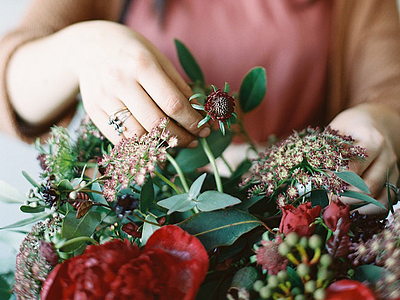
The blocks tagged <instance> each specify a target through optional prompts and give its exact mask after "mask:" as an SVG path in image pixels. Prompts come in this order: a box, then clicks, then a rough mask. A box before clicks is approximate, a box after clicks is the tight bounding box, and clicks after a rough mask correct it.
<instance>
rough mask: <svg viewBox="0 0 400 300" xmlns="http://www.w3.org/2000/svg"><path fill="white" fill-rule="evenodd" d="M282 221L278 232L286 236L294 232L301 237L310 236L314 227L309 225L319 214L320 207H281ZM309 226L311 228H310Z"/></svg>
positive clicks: (308, 203) (301, 205)
mask: <svg viewBox="0 0 400 300" xmlns="http://www.w3.org/2000/svg"><path fill="white" fill-rule="evenodd" d="M281 209H282V219H281V223H280V225H279V231H280V232H283V233H284V234H285V236H286V235H288V234H289V233H290V232H296V233H297V234H298V235H301V236H311V235H312V234H313V233H314V230H315V226H314V225H311V224H312V223H313V222H314V221H315V218H316V217H318V216H319V214H320V213H321V206H319V205H317V206H315V207H311V203H310V202H307V203H302V204H300V205H299V206H298V207H297V208H296V207H294V206H293V205H291V204H288V205H284V206H282V208H281ZM310 225H311V226H310Z"/></svg>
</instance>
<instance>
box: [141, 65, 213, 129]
mask: <svg viewBox="0 0 400 300" xmlns="http://www.w3.org/2000/svg"><path fill="white" fill-rule="evenodd" d="M138 82H139V84H140V85H141V86H142V87H143V88H144V89H145V90H146V92H147V93H148V94H149V95H150V97H151V98H152V99H153V100H154V101H155V102H156V103H157V105H158V106H159V107H160V109H161V110H162V111H163V112H164V113H165V114H166V115H167V116H169V117H171V118H172V119H173V120H175V121H176V122H177V123H178V124H180V125H181V126H182V127H183V128H184V129H186V130H187V131H188V132H190V133H191V134H193V135H198V136H201V137H205V136H207V135H208V134H209V133H210V130H209V128H205V127H201V128H198V127H197V124H198V123H199V122H200V121H201V120H202V119H203V117H202V115H201V114H200V113H198V112H197V111H196V110H194V109H193V108H192V106H191V105H190V103H189V101H188V100H187V98H186V97H185V96H184V95H183V94H182V92H181V91H180V90H179V89H178V88H177V86H176V85H175V84H174V83H173V81H172V80H171V79H170V78H169V77H168V76H167V74H166V73H165V72H164V71H163V70H162V68H161V66H160V65H159V64H156V63H154V64H150V65H149V66H148V67H147V68H146V69H145V70H144V71H142V72H141V73H140V75H139V77H138Z"/></svg>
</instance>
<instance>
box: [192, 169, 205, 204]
mask: <svg viewBox="0 0 400 300" xmlns="http://www.w3.org/2000/svg"><path fill="white" fill-rule="evenodd" d="M206 176H207V173H204V174H203V175H201V176H199V177H198V178H197V179H196V180H195V181H194V182H193V184H192V185H191V186H190V190H189V198H190V199H196V198H197V197H198V196H199V194H200V190H201V187H202V186H203V183H204V180H205V179H206Z"/></svg>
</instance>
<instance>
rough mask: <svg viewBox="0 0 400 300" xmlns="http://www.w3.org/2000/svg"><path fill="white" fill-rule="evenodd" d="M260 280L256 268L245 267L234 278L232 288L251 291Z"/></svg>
mask: <svg viewBox="0 0 400 300" xmlns="http://www.w3.org/2000/svg"><path fill="white" fill-rule="evenodd" d="M257 279H258V272H257V270H256V268H254V267H244V268H242V269H240V270H239V271H237V272H236V274H235V275H234V276H233V279H232V283H231V286H233V287H237V288H245V289H247V290H251V289H252V287H253V283H254V282H255V281H256V280H257Z"/></svg>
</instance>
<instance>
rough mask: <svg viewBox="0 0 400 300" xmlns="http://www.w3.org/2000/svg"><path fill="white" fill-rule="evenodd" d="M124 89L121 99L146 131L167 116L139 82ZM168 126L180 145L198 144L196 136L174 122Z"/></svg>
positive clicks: (193, 145)
mask: <svg viewBox="0 0 400 300" xmlns="http://www.w3.org/2000/svg"><path fill="white" fill-rule="evenodd" d="M123 90H124V91H120V95H121V96H120V97H121V99H123V101H124V104H125V105H126V106H127V107H128V109H129V110H130V111H131V113H132V115H133V116H134V118H135V119H136V120H137V121H138V122H139V123H140V124H141V126H142V127H143V128H144V129H145V130H146V131H148V132H150V131H151V130H152V129H153V128H155V127H156V126H158V125H159V123H160V121H161V119H163V118H166V117H167V116H166V115H165V114H164V113H163V112H162V111H161V110H160V108H159V107H158V106H157V105H156V104H155V103H154V102H153V101H152V99H151V98H150V97H149V95H148V94H147V93H146V92H145V91H144V90H143V89H142V87H141V86H140V85H138V84H137V83H133V84H132V85H131V86H130V88H129V89H127V88H126V87H125V88H124V89H123ZM167 128H168V130H169V131H170V133H171V134H172V135H176V136H177V137H178V143H179V146H181V147H185V146H188V145H189V144H190V146H191V147H195V146H197V143H196V142H197V141H195V137H194V136H193V135H191V134H190V133H189V132H187V131H186V130H184V129H183V128H182V127H180V126H178V125H177V124H175V123H174V122H169V123H168V126H167Z"/></svg>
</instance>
